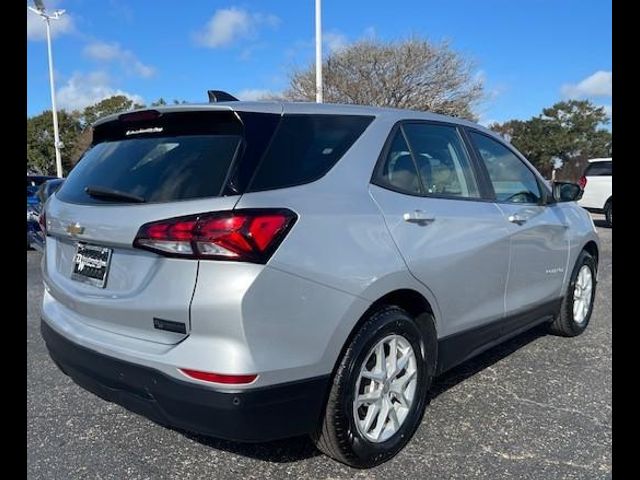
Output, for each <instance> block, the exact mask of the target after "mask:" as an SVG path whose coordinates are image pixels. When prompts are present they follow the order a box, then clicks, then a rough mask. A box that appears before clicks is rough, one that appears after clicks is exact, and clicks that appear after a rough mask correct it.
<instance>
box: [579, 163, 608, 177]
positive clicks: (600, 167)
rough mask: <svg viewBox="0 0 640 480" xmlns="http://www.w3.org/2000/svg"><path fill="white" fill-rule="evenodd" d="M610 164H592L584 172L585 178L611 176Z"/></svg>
mask: <svg viewBox="0 0 640 480" xmlns="http://www.w3.org/2000/svg"><path fill="white" fill-rule="evenodd" d="M611 169H612V162H610V161H607V162H592V163H590V164H589V166H588V167H587V169H586V170H585V171H584V175H585V177H604V176H608V175H611Z"/></svg>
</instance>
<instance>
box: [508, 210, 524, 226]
mask: <svg viewBox="0 0 640 480" xmlns="http://www.w3.org/2000/svg"><path fill="white" fill-rule="evenodd" d="M507 220H509V221H510V222H511V223H515V224H516V225H523V224H525V223H527V219H526V218H524V217H521V216H520V215H518V214H517V213H516V214H514V215H509V218H507Z"/></svg>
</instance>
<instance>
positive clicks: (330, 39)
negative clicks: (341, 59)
mask: <svg viewBox="0 0 640 480" xmlns="http://www.w3.org/2000/svg"><path fill="white" fill-rule="evenodd" d="M322 40H323V42H322V43H324V44H325V45H326V47H327V49H328V50H329V53H333V52H338V51H340V50H342V49H343V48H344V47H346V46H347V45H348V44H349V40H348V39H347V36H346V35H344V34H342V33H340V32H336V31H332V32H325V33H324V34H323V36H322Z"/></svg>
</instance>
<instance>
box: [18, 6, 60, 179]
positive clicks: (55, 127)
mask: <svg viewBox="0 0 640 480" xmlns="http://www.w3.org/2000/svg"><path fill="white" fill-rule="evenodd" d="M33 3H34V4H35V8H34V7H27V8H29V10H31V11H32V12H34V13H35V14H37V15H39V16H40V17H41V18H42V20H43V21H44V23H45V25H46V29H47V53H48V56H49V87H50V88H51V111H52V114H53V146H54V148H55V151H56V174H57V175H58V177H60V178H62V157H61V156H60V148H61V147H62V142H60V136H59V134H58V112H57V110H56V90H55V86H54V83H53V54H52V53H51V24H50V20H58V19H59V18H60V17H61V16H62V14H63V13H64V12H65V11H64V10H56V11H55V12H53V13H52V14H48V13H47V12H46V10H45V8H44V4H43V3H42V0H34V2H33Z"/></svg>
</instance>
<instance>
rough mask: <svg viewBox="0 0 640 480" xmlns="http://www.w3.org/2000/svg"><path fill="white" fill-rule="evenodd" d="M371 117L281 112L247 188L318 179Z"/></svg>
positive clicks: (361, 130)
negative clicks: (278, 121) (271, 137)
mask: <svg viewBox="0 0 640 480" xmlns="http://www.w3.org/2000/svg"><path fill="white" fill-rule="evenodd" d="M372 120H373V117H364V116H360V115H287V116H284V117H283V118H282V120H281V121H280V125H279V126H278V129H277V130H276V133H275V135H274V138H273V139H272V141H271V145H270V146H269V149H268V151H267V153H266V154H265V157H264V158H263V159H262V161H261V162H260V164H259V165H258V168H257V171H256V172H255V175H254V177H253V179H252V181H251V184H250V186H249V189H248V191H251V192H254V191H260V190H271V189H276V188H285V187H291V186H294V185H301V184H304V183H309V182H313V181H315V180H317V179H319V178H320V177H322V176H323V175H325V174H326V173H327V172H328V171H329V170H330V169H331V167H333V166H334V165H335V164H336V162H337V161H338V160H340V158H341V157H342V155H344V153H345V152H346V151H347V150H348V149H349V148H350V147H351V145H353V143H354V142H355V141H356V140H357V139H358V137H360V135H362V132H364V130H365V128H367V126H368V125H369V124H370V123H371V121H372Z"/></svg>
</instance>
